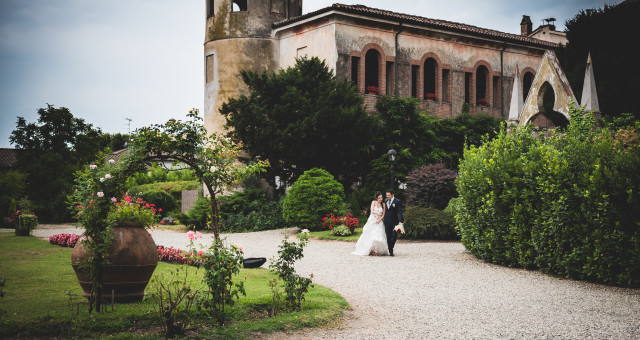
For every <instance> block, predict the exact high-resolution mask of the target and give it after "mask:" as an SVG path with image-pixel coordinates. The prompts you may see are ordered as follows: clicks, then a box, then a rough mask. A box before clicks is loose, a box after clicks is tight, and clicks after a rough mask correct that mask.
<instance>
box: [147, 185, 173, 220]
mask: <svg viewBox="0 0 640 340" xmlns="http://www.w3.org/2000/svg"><path fill="white" fill-rule="evenodd" d="M140 197H142V199H144V200H145V201H147V202H149V203H153V204H155V207H156V209H158V215H159V216H166V215H167V214H168V213H169V212H170V211H174V210H176V209H178V208H179V207H178V202H176V200H175V199H173V197H172V196H171V195H169V194H168V193H167V192H166V191H162V190H150V191H145V192H143V193H142V194H141V195H140Z"/></svg>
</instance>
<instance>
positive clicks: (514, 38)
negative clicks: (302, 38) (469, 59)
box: [273, 4, 558, 48]
mask: <svg viewBox="0 0 640 340" xmlns="http://www.w3.org/2000/svg"><path fill="white" fill-rule="evenodd" d="M334 10H335V11H341V12H346V13H352V14H359V15H364V16H369V17H372V18H379V19H386V20H393V21H400V22H403V23H410V24H413V25H418V26H424V27H430V28H437V29H442V30H446V31H451V32H458V33H466V34H470V35H475V36H479V37H484V38H491V39H497V40H502V41H506V42H511V43H519V44H525V45H530V46H535V47H541V48H556V47H558V45H557V44H554V43H552V42H548V41H544V40H539V39H534V38H529V37H525V36H521V35H517V34H511V33H504V32H500V31H496V30H491V29H486V28H481V27H476V26H472V25H466V24H459V23H457V22H452V21H446V20H438V19H429V18H425V17H420V16H417V15H409V14H402V13H396V12H391V11H386V10H382V9H377V8H371V7H367V6H364V5H343V4H333V5H332V6H331V7H325V8H322V9H319V10H317V11H314V12H310V13H307V14H305V15H302V16H299V17H296V18H292V19H288V20H284V21H280V22H277V23H275V24H273V28H278V27H282V26H286V25H288V24H292V23H295V22H297V21H300V20H304V19H308V18H311V17H314V16H316V15H318V14H322V13H325V12H329V11H334Z"/></svg>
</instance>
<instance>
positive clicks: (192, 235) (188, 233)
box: [187, 230, 196, 240]
mask: <svg viewBox="0 0 640 340" xmlns="http://www.w3.org/2000/svg"><path fill="white" fill-rule="evenodd" d="M187 236H188V237H189V239H190V240H193V239H195V238H196V235H195V233H194V232H193V231H191V230H189V231H187Z"/></svg>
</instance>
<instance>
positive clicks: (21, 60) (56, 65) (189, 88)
mask: <svg viewBox="0 0 640 340" xmlns="http://www.w3.org/2000/svg"><path fill="white" fill-rule="evenodd" d="M336 2H339V3H343V4H348V5H355V4H359V3H360V4H365V5H366V6H369V7H373V8H379V9H384V10H390V11H394V12H398V13H405V14H413V15H418V16H423V17H427V18H432V19H442V20H448V21H454V22H459V23H464V24H469V25H474V26H478V27H482V28H488V29H495V30H498V31H502V32H507V33H513V34H519V33H520V21H521V20H522V15H523V14H526V15H529V16H530V17H531V20H532V21H533V24H534V25H533V28H534V29H535V28H536V27H537V26H539V25H541V24H542V19H544V18H549V17H554V18H556V19H557V21H556V27H557V29H558V30H564V28H565V27H564V23H565V21H566V20H568V19H571V18H573V17H574V16H575V15H576V14H577V13H578V12H579V11H580V10H582V9H589V8H602V7H603V6H604V4H605V1H603V0H563V1H558V0H538V1H530V0H527V1H524V0H491V1H476V0H448V1H440V0H399V1H398V0H395V1H393V0H372V1H362V0H354V1H349V0H342V1H340V0H313V1H310V0H307V1H304V2H303V13H308V12H312V11H315V10H318V9H320V8H323V7H328V6H331V5H332V4H333V3H336ZM618 2H620V0H612V2H611V1H610V2H606V3H607V4H615V3H618ZM204 26H205V0H109V1H95V0H55V1H51V0H28V1H25V0H0V148H9V147H13V146H12V145H11V144H10V143H9V136H10V134H11V131H13V130H14V129H15V127H16V121H17V117H18V116H20V117H24V118H25V119H26V120H27V122H35V121H36V120H37V110H38V109H39V108H43V107H46V106H47V104H51V105H53V106H56V107H61V106H63V107H67V108H69V110H70V111H71V113H72V114H73V115H74V116H75V117H78V118H83V119H84V120H85V121H86V122H88V123H90V124H93V126H94V127H98V128H100V129H101V130H102V131H104V132H109V133H118V132H120V133H127V132H129V131H134V130H135V129H136V128H140V127H143V126H147V125H151V124H161V123H164V122H166V121H167V120H169V119H171V118H175V119H184V118H185V116H186V114H187V112H188V111H189V109H191V108H198V109H201V108H202V107H203V105H204V61H203V49H204V47H203V44H204ZM128 119H131V121H129V120H128Z"/></svg>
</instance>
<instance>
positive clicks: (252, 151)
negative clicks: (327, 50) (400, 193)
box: [220, 57, 376, 183]
mask: <svg viewBox="0 0 640 340" xmlns="http://www.w3.org/2000/svg"><path fill="white" fill-rule="evenodd" d="M241 75H242V80H243V81H244V83H245V84H246V85H247V87H248V88H249V94H248V95H242V96H240V97H239V98H232V99H229V101H228V102H227V103H224V104H223V106H222V108H221V109H220V112H221V113H222V115H224V116H225V118H226V122H227V127H228V128H230V130H231V131H230V133H229V136H230V137H232V139H233V140H234V141H236V142H242V143H243V144H244V146H245V147H246V150H247V151H248V152H249V156H251V157H258V158H259V159H263V160H266V159H268V160H269V162H270V164H271V169H270V172H269V174H270V175H273V176H280V178H281V180H283V181H285V182H288V183H291V182H292V181H294V180H295V179H296V178H298V176H300V175H301V174H302V173H303V172H304V171H306V170H309V169H311V168H314V167H323V168H325V169H327V170H328V171H329V172H330V173H332V174H335V175H336V176H337V177H338V178H340V181H341V182H343V183H350V182H355V181H356V180H357V177H358V175H360V174H361V173H362V172H364V169H365V168H366V165H367V164H368V163H369V161H370V160H371V159H372V155H373V154H372V149H371V142H372V139H373V137H374V133H375V127H376V118H375V117H373V116H371V115H368V114H367V113H366V112H365V110H364V108H363V106H362V97H361V96H360V94H359V93H358V92H357V90H356V88H355V87H353V86H352V85H351V84H350V83H348V82H347V81H344V80H337V79H336V77H335V76H334V75H333V72H332V71H331V70H330V69H329V67H328V66H327V65H326V64H325V62H324V61H321V60H320V59H318V58H317V57H313V58H310V59H308V58H306V57H304V58H301V59H297V60H296V63H295V65H294V66H293V67H289V68H287V69H284V70H281V71H280V72H279V73H277V74H276V73H272V72H263V73H256V72H251V71H242V73H241ZM273 176H270V177H269V178H273Z"/></svg>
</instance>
